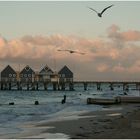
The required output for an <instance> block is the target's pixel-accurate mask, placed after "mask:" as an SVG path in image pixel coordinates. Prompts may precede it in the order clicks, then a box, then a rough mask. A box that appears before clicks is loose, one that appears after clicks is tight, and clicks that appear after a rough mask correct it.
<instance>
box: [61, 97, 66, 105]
mask: <svg viewBox="0 0 140 140" xmlns="http://www.w3.org/2000/svg"><path fill="white" fill-rule="evenodd" d="M61 103H62V104H64V103H66V95H64V99H62V101H61Z"/></svg>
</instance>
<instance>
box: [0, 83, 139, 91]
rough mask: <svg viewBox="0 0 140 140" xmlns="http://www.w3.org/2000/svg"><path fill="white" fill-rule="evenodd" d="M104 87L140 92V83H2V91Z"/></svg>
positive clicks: (72, 89)
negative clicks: (133, 89)
mask: <svg viewBox="0 0 140 140" xmlns="http://www.w3.org/2000/svg"><path fill="white" fill-rule="evenodd" d="M103 85H107V86H108V88H109V89H110V90H112V91H113V90H114V88H115V87H122V89H123V90H124V91H129V88H130V86H133V87H134V88H135V90H140V82H139V81H72V82H59V81H55V82H52V81H46V82H37V81H34V82H19V81H18V82H0V90H27V91H28V90H35V91H37V90H46V91H47V90H50V89H51V90H53V91H57V90H58V91H59V90H61V91H65V90H68V91H74V90H75V89H76V88H78V87H80V88H82V89H83V91H86V90H88V88H93V87H94V88H95V89H96V90H98V91H100V90H104V87H102V86H103Z"/></svg>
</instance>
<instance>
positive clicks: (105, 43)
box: [0, 1, 140, 81]
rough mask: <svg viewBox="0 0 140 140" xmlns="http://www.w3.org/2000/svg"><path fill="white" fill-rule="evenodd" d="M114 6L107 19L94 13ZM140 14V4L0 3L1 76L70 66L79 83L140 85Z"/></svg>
mask: <svg viewBox="0 0 140 140" xmlns="http://www.w3.org/2000/svg"><path fill="white" fill-rule="evenodd" d="M111 4H114V6H113V7H111V8H109V9H107V10H106V11H105V12H104V13H103V17H102V18H100V17H98V16H97V14H96V13H95V12H94V11H92V10H90V9H89V8H88V7H92V8H93V9H96V10H97V11H99V12H101V11H102V10H103V9H104V8H105V7H107V6H109V5H111ZM139 13H140V1H0V71H1V70H3V69H4V68H5V67H6V66H7V65H8V64H9V65H11V66H12V67H13V68H14V69H15V70H16V71H18V70H21V69H22V68H24V67H25V66H26V65H29V66H30V67H31V68H32V69H34V70H35V71H40V70H41V68H43V67H44V66H45V65H46V64H47V65H48V66H49V67H50V68H51V69H52V70H54V71H59V70H60V69H61V68H62V67H63V66H64V65H67V66H68V67H69V68H70V69H71V71H72V72H73V73H74V79H76V80H115V81H116V80H117V81H119V80H131V81H137V80H140V55H139V52H140V26H139V25H140V20H139ZM58 49H62V50H65V49H70V50H75V51H79V52H84V53H85V55H81V54H78V53H73V54H70V53H69V52H65V51H61V52H60V51H58Z"/></svg>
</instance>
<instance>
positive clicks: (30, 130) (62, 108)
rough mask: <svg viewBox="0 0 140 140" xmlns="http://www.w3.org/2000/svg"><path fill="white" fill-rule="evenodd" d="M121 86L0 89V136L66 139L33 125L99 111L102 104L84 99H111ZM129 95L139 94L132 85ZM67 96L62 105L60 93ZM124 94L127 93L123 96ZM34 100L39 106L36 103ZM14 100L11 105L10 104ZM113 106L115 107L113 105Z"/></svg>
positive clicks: (119, 93)
mask: <svg viewBox="0 0 140 140" xmlns="http://www.w3.org/2000/svg"><path fill="white" fill-rule="evenodd" d="M123 92H124V91H123V87H122V86H116V87H114V90H113V91H111V90H110V88H109V86H108V85H102V90H101V91H97V89H96V86H92V87H88V89H87V90H86V91H84V88H83V87H80V86H79V87H76V88H75V90H74V91H69V90H67V89H66V90H65V91H53V90H52V89H48V91H44V90H40V91H26V90H22V91H17V90H11V91H8V90H3V91H0V139H3V138H4V139H18V138H46V139H52V138H53V139H56V138H68V137H69V136H67V135H65V134H61V133H56V134H51V133H47V132H46V133H45V134H42V133H41V132H42V131H43V129H45V130H46V129H50V128H49V127H48V128H47V126H46V127H44V128H43V127H42V128H39V127H35V125H36V124H39V123H40V122H44V123H46V122H54V121H63V120H73V119H78V118H80V114H83V113H86V112H90V111H97V110H102V109H103V108H104V106H103V105H88V104H87V98H90V97H91V98H94V97H99V98H112V97H114V96H118V95H123ZM127 94H128V95H131V96H139V95H140V92H139V91H138V90H136V89H135V87H134V86H130V87H129V91H127ZM64 95H66V103H65V104H62V103H61V101H62V99H63V96H64ZM126 96H127V95H126ZM35 101H38V102H39V105H35V104H34V103H35ZM10 102H14V105H9V103H10ZM114 109H118V108H117V107H114Z"/></svg>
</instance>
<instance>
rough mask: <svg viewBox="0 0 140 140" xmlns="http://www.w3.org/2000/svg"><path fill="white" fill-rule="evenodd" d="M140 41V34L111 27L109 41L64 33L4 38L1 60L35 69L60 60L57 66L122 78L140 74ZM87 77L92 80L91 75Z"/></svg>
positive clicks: (1, 42)
mask: <svg viewBox="0 0 140 140" xmlns="http://www.w3.org/2000/svg"><path fill="white" fill-rule="evenodd" d="M139 40H140V31H133V30H128V31H125V32H122V31H121V30H120V28H119V27H118V26H117V25H112V26H110V28H109V29H108V32H107V35H106V38H101V37H97V38H93V39H88V38H82V37H78V36H72V35H70V36H65V35H61V34H56V35H50V36H42V35H40V36H24V37H22V38H18V39H12V40H6V39H4V38H3V37H0V60H2V61H5V62H11V63H14V64H16V63H17V64H18V63H21V64H29V63H30V64H32V65H33V66H35V67H36V65H40V64H42V65H43V64H44V65H45V64H46V63H49V62H50V61H54V60H56V63H57V66H59V65H63V64H69V65H71V66H73V67H74V66H75V67H76V72H77V73H78V72H79V71H81V69H83V72H85V73H86V74H87V75H88V73H89V74H91V71H92V72H93V73H94V74H95V75H97V74H98V73H99V72H100V73H101V74H104V75H106V74H107V73H109V72H112V73H115V74H116V73H117V74H118V76H119V74H121V73H123V74H124V73H126V74H130V73H135V72H137V73H138V72H139V70H140V69H139V66H138V65H139V62H138V60H139V59H140V55H139V52H140V44H139V42H137V43H136V41H139ZM128 41H131V42H128ZM130 43H131V44H130ZM58 49H71V50H76V51H79V52H85V53H86V54H85V55H80V54H76V53H75V54H70V53H69V52H59V51H57V50H58ZM118 62H120V63H121V64H122V65H119V64H118ZM52 63H54V62H52ZM78 74H79V73H78ZM94 74H93V75H94ZM83 75H84V74H83ZM112 75H113V74H112ZM79 77H80V74H79ZM81 77H82V76H81ZM87 77H89V78H90V76H89V75H88V76H87Z"/></svg>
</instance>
